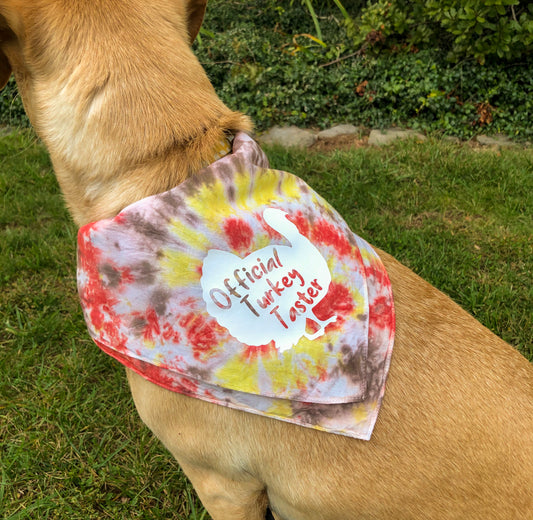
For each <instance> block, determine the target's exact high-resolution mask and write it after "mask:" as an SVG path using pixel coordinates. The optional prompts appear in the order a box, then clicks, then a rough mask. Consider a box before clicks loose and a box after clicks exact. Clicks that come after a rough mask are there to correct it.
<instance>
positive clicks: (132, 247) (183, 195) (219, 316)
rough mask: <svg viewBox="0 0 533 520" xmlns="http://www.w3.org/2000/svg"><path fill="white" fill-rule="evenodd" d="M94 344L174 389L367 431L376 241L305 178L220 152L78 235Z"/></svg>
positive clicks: (379, 285) (379, 344) (254, 156)
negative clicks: (356, 229)
mask: <svg viewBox="0 0 533 520" xmlns="http://www.w3.org/2000/svg"><path fill="white" fill-rule="evenodd" d="M78 290H79V294H80V298H81V303H82V307H83V312H84V315H85V319H86V321H87V326H88V329H89V333H90V334H91V336H92V338H93V339H94V341H95V342H96V344H97V345H98V346H99V347H100V348H101V349H102V350H104V351H105V352H106V353H108V354H110V355H111V356H113V357H114V358H115V359H117V360H118V361H120V362H121V363H123V364H124V365H125V366H127V367H129V368H130V369H132V370H134V371H136V372H137V373H139V374H140V375H141V376H143V377H144V378H146V379H148V380H149V381H152V382H153V383H155V384H157V385H160V386H162V387H164V388H166V389H169V390H172V391H174V392H179V393H181V394H185V395H188V396H192V397H196V398H199V399H203V400H205V401H209V402H212V403H216V404H219V405H223V406H229V407H231V408H235V409H238V410H243V411H247V412H251V413H256V414H260V415H264V416H267V417H271V418H274V419H279V420H282V421H287V422H291V423H295V424H299V425H301V426H306V427H311V428H315V429H319V430H324V431H328V432H332V433H338V434H343V435H347V436H350V437H356V438H360V439H367V440H368V439H369V438H370V436H371V433H372V429H373V427H374V424H375V421H376V418H377V414H378V411H379V407H380V405H381V401H382V398H383V394H384V389H385V380H386V377H387V372H388V369H389V364H390V358H391V353H392V345H393V340H394V331H395V321H394V307H393V300H392V290H391V287H390V281H389V278H388V276H387V273H386V271H385V269H384V266H383V264H382V262H381V261H380V259H379V257H378V256H377V254H376V253H375V252H374V250H373V249H372V248H371V247H370V245H369V244H367V243H366V242H365V241H364V240H363V239H361V238H360V237H358V236H356V235H354V234H353V233H352V232H351V231H350V229H349V228H348V226H347V224H346V223H345V222H344V220H343V219H342V218H341V217H340V215H339V214H338V213H337V212H336V211H335V210H334V209H333V208H332V207H331V206H330V205H329V204H328V203H327V202H326V201H325V200H324V199H323V198H321V197H320V196H319V195H318V194H317V193H316V192H314V191H313V190H312V189H311V188H310V187H309V186H308V185H307V184H306V183H305V182H304V181H303V180H302V179H300V178H298V177H296V176H294V175H292V174H290V173H287V172H283V171H277V170H272V169H269V167H268V161H267V159H266V157H265V155H264V154H263V152H262V151H261V149H260V148H259V146H258V145H257V144H256V143H255V142H254V141H253V140H252V139H251V138H250V137H248V136H247V135H245V134H237V136H236V137H235V139H234V142H233V150H232V153H230V154H228V155H226V156H225V157H223V158H221V159H218V160H217V161H215V162H214V163H213V164H211V165H210V166H208V167H206V168H204V169H202V170H201V171H200V172H199V173H198V174H197V175H195V176H192V177H190V178H189V179H188V180H186V181H185V182H183V183H182V184H180V185H179V186H178V187H176V188H174V189H172V190H170V191H168V192H165V193H162V194H158V195H154V196H151V197H148V198H146V199H143V200H141V201H138V202H136V203H134V204H132V205H130V206H128V207H127V208H126V209H124V210H123V211H122V212H121V213H120V214H119V215H117V216H116V217H114V218H111V219H106V220H101V221H98V222H94V223H91V224H88V225H86V226H84V227H82V228H81V229H80V231H79V235H78Z"/></svg>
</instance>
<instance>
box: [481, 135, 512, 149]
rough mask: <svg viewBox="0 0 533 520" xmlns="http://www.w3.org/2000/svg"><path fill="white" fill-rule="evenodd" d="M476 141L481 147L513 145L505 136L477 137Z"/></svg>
mask: <svg viewBox="0 0 533 520" xmlns="http://www.w3.org/2000/svg"><path fill="white" fill-rule="evenodd" d="M476 141H477V142H478V143H479V144H480V145H482V146H497V147H506V146H514V143H513V142H512V141H511V140H510V139H509V138H508V137H507V136H505V135H495V136H493V137H489V136H488V135H478V136H477V137H476Z"/></svg>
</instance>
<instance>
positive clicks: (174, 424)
mask: <svg viewBox="0 0 533 520" xmlns="http://www.w3.org/2000/svg"><path fill="white" fill-rule="evenodd" d="M205 4H206V0H151V1H149V2H147V1H142V0H0V86H2V85H4V84H5V82H6V81H7V80H8V78H9V76H10V74H11V72H13V73H14V75H15V78H16V81H17V83H18V87H19V90H20V93H21V95H22V99H23V101H24V105H25V108H26V111H27V113H28V116H29V118H30V120H31V122H32V124H33V126H34V128H35V130H36V132H37V133H38V135H39V136H40V137H41V139H42V140H43V142H44V143H45V144H46V146H47V148H48V150H49V152H50V156H51V158H52V161H53V165H54V168H55V172H56V174H57V178H58V179H59V183H60V185H61V189H62V190H63V193H64V196H65V199H66V201H67V204H68V207H69V209H70V212H71V214H72V216H73V218H74V220H75V222H76V223H77V224H78V225H80V226H81V225H83V224H86V223H88V222H92V221H95V220H98V219H103V218H107V217H111V216H114V215H116V214H117V213H118V212H119V211H120V210H121V209H122V208H124V207H125V206H127V205H129V204H131V203H133V202H134V201H137V200H139V199H142V198H144V197H147V196H149V195H152V194H155V193H160V192H163V191H165V190H167V189H170V188H171V187H174V186H176V185H178V184H179V183H180V182H182V181H183V180H184V179H185V178H187V176H189V175H190V174H192V173H193V172H195V171H197V170H198V169H199V168H200V167H201V166H202V165H203V164H205V163H206V162H207V163H208V162H209V161H210V160H211V159H212V156H213V149H214V148H215V147H216V144H217V143H219V142H220V140H221V139H222V138H223V136H224V135H225V134H226V133H235V132H237V131H240V130H247V129H249V128H250V123H249V121H248V119H247V118H246V117H245V116H243V115H241V114H239V113H236V112H232V111H230V110H229V109H228V108H227V107H226V106H224V104H223V103H222V102H221V101H220V100H219V99H218V97H217V96H216V94H215V92H214V90H213V88H212V86H211V85H210V83H209V81H208V79H207V77H206V75H205V73H204V71H203V69H202V67H201V66H200V64H199V62H198V61H197V59H196V58H195V56H194V55H193V53H192V52H191V49H190V45H191V42H192V41H193V40H194V38H195V36H196V34H197V32H198V30H199V27H200V24H201V22H202V18H203V14H204V10H205ZM380 254H381V258H382V259H383V262H384V263H385V265H386V268H387V270H388V273H389V276H390V279H391V283H392V288H393V291H394V295H395V306H396V320H397V334H396V342H395V347H394V354H393V362H392V366H391V370H390V375H389V379H388V382H387V393H386V395H385V399H384V402H383V406H382V409H381V412H380V415H379V418H378V421H377V424H376V427H375V430H374V433H373V436H372V438H371V440H370V441H362V440H357V439H353V438H348V437H343V436H339V435H333V434H329V433H324V432H319V431H316V430H312V429H308V428H303V427H299V426H295V425H291V424H287V423H284V422H281V421H276V420H272V419H268V418H265V417H261V416H257V415H252V414H247V413H242V412H239V411H235V410H232V409H228V408H225V407H221V406H217V405H214V404H210V403H207V402H203V401H200V400H196V399H192V398H190V397H186V396H183V395H181V394H178V393H173V392H170V391H167V390H164V389H162V388H160V387H158V386H155V385H154V384H152V383H150V382H148V381H146V380H145V379H143V378H141V377H140V376H138V375H136V374H135V373H133V372H131V371H128V380H129V383H130V386H131V391H132V393H133V397H134V400H135V403H136V406H137V409H138V411H139V414H140V416H141V418H142V420H143V421H144V422H145V423H146V424H147V425H148V426H149V427H150V428H151V429H152V431H153V432H154V433H155V435H157V437H158V438H159V439H161V441H162V442H163V443H164V445H165V446H166V447H167V448H168V449H169V450H170V451H171V452H172V454H173V455H174V456H175V457H176V459H177V460H178V461H179V463H180V465H181V467H182V468H183V470H184V471H185V473H186V474H187V475H188V477H189V478H190V480H191V481H192V483H193V485H194V487H195V488H196V490H197V492H198V495H199V496H200V498H201V500H202V502H203V503H204V505H205V507H206V508H207V510H208V511H209V513H210V514H211V515H212V517H213V518H214V519H215V520H238V519H243V520H244V519H246V520H260V519H264V518H265V515H266V514H267V508H269V507H270V509H271V510H272V512H273V514H274V516H275V517H276V518H277V519H283V520H304V519H305V520H342V519H346V520H355V519H384V520H385V519H386V520H392V519H435V520H445V519H457V520H459V519H461V520H467V519H468V520H475V519H480V520H488V519H492V520H504V519H507V520H525V519H531V518H533V399H532V398H533V393H532V388H533V386H532V382H533V371H532V370H531V366H530V365H529V363H528V362H527V361H526V360H525V359H524V358H523V357H521V356H520V354H518V353H517V352H516V351H515V350H514V349H513V348H511V347H510V346H509V345H507V344H506V343H504V342H503V341H502V340H501V339H499V338H498V337H496V336H495V335H494V334H492V333H491V332H490V331H488V330H487V329H486V328H484V327H483V326H482V325H480V324H479V323H478V322H477V321H476V320H474V319H473V318H472V317H471V316H469V315H468V314H467V313H465V312H464V311H463V310H461V309H460V308H459V307H458V306H457V305H456V304H455V303H453V302H452V301H451V300H450V299H449V298H447V297H446V296H445V295H443V294H442V293H440V292H439V291H438V290H436V289H435V288H433V287H431V286H430V285H429V284H427V283H426V282H424V281H423V280H421V279H420V278H419V277H418V276H416V275H415V274H414V273H412V272H411V271H410V270H409V269H407V268H406V267H404V266H402V265H401V264H399V263H398V262H397V261H395V260H394V259H393V258H392V257H390V256H389V255H387V254H386V253H380Z"/></svg>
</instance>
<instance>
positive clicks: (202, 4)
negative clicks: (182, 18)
mask: <svg viewBox="0 0 533 520" xmlns="http://www.w3.org/2000/svg"><path fill="white" fill-rule="evenodd" d="M206 6H207V0H189V2H188V5H187V30H188V32H189V41H190V43H191V45H192V42H193V41H194V40H195V38H196V36H197V35H198V32H199V31H200V27H201V25H202V22H203V20H204V15H205V8H206Z"/></svg>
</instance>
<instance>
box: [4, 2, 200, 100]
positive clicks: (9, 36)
mask: <svg viewBox="0 0 533 520" xmlns="http://www.w3.org/2000/svg"><path fill="white" fill-rule="evenodd" d="M80 4H81V3H80V2H71V1H65V0H32V1H31V2H25V1H24V0H0V90H1V89H2V88H3V87H4V86H5V85H6V83H7V81H8V80H9V77H10V75H11V73H12V72H13V73H14V74H15V77H16V79H17V84H18V86H19V90H21V94H22V96H23V99H24V98H27V96H25V95H24V94H25V91H26V90H27V89H28V88H29V87H30V85H31V83H32V81H31V80H32V78H33V76H34V75H36V74H41V73H43V70H41V69H42V65H43V63H47V64H48V65H49V64H50V63H53V62H55V63H56V64H57V65H58V66H60V63H59V62H60V60H61V58H62V56H61V52H60V51H61V50H65V49H67V48H68V46H69V40H70V38H72V36H73V35H75V33H76V31H77V30H79V31H83V30H85V29H86V28H84V27H81V24H82V23H83V20H84V16H83V12H82V11H83V10H84V9H85V7H84V6H82V5H80ZM86 4H88V5H89V6H90V5H91V4H94V6H93V7H94V9H93V12H92V13H90V14H91V16H90V17H89V16H87V17H86V18H85V19H86V21H87V23H89V24H95V22H96V24H98V16H95V14H94V12H96V11H99V12H100V16H102V17H105V16H106V13H108V14H115V13H117V12H120V11H124V12H127V11H133V12H135V11H142V10H143V7H146V3H145V2H135V1H134V2H126V1H124V0H105V1H98V2H94V3H93V2H87V3H86ZM96 4H98V5H96ZM148 4H149V6H150V7H149V9H158V10H159V11H160V12H162V14H164V16H165V18H166V19H168V20H169V21H170V23H171V24H173V25H174V26H175V28H176V29H177V30H178V31H181V32H182V33H184V37H185V38H187V39H188V41H189V43H190V44H192V42H193V41H194V40H195V38H196V36H197V35H198V32H199V30H200V26H201V25H202V21H203V18H204V14H205V8H206V5H207V0H167V1H163V0H160V1H157V2H149V3H148ZM147 10H148V9H146V11H147ZM87 11H88V9H87ZM148 19H149V17H148ZM73 20H74V21H76V22H77V23H78V24H79V25H80V26H79V27H78V28H76V27H73V26H72V25H71V24H69V23H64V22H65V21H66V22H72V21H73ZM120 29H121V28H120V27H117V31H120ZM93 30H94V29H93ZM46 54H48V55H46ZM54 54H55V56H54ZM44 72H52V73H53V71H48V70H47V71H44Z"/></svg>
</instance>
